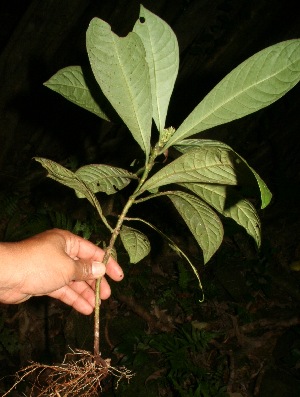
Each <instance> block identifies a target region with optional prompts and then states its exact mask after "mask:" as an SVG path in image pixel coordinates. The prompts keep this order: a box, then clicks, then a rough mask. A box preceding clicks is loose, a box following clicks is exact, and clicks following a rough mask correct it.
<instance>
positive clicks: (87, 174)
mask: <svg viewBox="0 0 300 397" xmlns="http://www.w3.org/2000/svg"><path fill="white" fill-rule="evenodd" d="M75 175H76V176H77V177H78V178H79V179H80V180H81V181H83V182H84V183H85V184H86V186H88V188H89V189H90V190H91V191H92V192H93V193H98V192H104V193H106V194H114V193H116V192H117V191H118V190H121V189H123V188H124V187H125V186H127V185H128V184H129V183H130V181H131V179H137V176H136V175H134V174H132V173H131V172H129V171H127V170H124V169H122V168H118V167H112V166H109V165H103V164H90V165H85V166H83V167H81V168H79V169H78V170H77V171H76V172H75ZM77 195H78V197H81V194H80V192H78V193H77Z"/></svg>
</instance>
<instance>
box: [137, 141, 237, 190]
mask: <svg viewBox="0 0 300 397" xmlns="http://www.w3.org/2000/svg"><path fill="white" fill-rule="evenodd" d="M237 160H238V158H237V156H235V155H234V153H233V152H230V151H229V150H223V149H219V148H218V147H215V148H213V147H208V148H206V147H198V148H196V149H194V150H191V151H189V152H187V153H185V154H183V155H182V156H181V157H179V158H178V159H176V160H174V161H173V162H172V163H170V164H168V165H166V166H165V167H164V168H162V169H161V170H160V171H158V172H157V173H156V174H154V175H153V176H152V177H151V178H149V179H148V180H147V181H146V182H145V184H144V185H143V186H142V188H141V191H144V190H153V189H156V188H158V187H160V186H163V185H167V184H170V183H181V182H198V183H200V182H203V183H220V184H228V185H236V184H237V178H236V173H235V168H236V165H235V163H236V161H237Z"/></svg>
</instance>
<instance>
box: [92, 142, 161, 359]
mask: <svg viewBox="0 0 300 397" xmlns="http://www.w3.org/2000/svg"><path fill="white" fill-rule="evenodd" d="M157 156H158V150H157V146H155V148H154V149H153V150H152V152H151V155H150V157H149V160H148V162H147V163H146V166H145V169H144V172H143V175H142V177H141V179H140V181H139V183H138V186H137V187H136V189H135V191H134V192H133V194H132V195H131V196H130V197H129V199H128V201H127V203H126V204H125V206H124V208H123V211H122V213H121V215H120V216H119V218H118V221H117V224H116V226H115V228H114V229H111V228H110V226H109V225H107V226H108V227H109V229H110V230H111V232H112V234H111V238H110V241H109V245H108V247H107V249H106V251H105V255H104V258H103V263H104V265H105V266H106V265H107V263H108V260H109V257H110V255H111V252H112V249H113V247H114V244H115V241H116V239H117V237H118V235H119V233H120V230H121V227H122V224H123V221H124V219H125V217H126V215H127V213H128V211H129V209H130V207H131V206H132V205H133V204H134V203H135V199H136V197H137V196H138V195H139V193H140V188H141V186H142V185H143V184H144V182H145V181H146V179H147V177H148V175H149V172H150V171H151V169H152V167H153V165H154V163H155V158H156V157H157ZM92 199H93V204H94V206H95V207H96V209H97V212H98V214H99V216H100V218H101V219H103V214H102V210H101V207H100V204H99V202H98V200H97V198H96V196H95V195H93V197H92ZM105 223H107V222H105ZM101 281H102V277H100V278H99V279H98V280H97V281H96V287H95V312H94V357H95V360H98V361H99V360H100V361H102V360H101V359H100V355H101V354H100V321H101V316H100V308H101V297H100V295H101Z"/></svg>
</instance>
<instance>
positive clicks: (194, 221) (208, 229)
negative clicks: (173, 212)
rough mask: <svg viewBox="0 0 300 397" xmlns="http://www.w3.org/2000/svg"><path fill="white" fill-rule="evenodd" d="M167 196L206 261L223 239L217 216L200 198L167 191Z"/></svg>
mask: <svg viewBox="0 0 300 397" xmlns="http://www.w3.org/2000/svg"><path fill="white" fill-rule="evenodd" d="M168 197H169V198H170V200H171V201H172V203H173V204H174V206H175V208H176V209H177V211H178V212H179V214H180V215H181V217H182V218H183V220H184V221H185V223H186V224H187V226H188V228H189V229H190V231H191V233H192V234H193V236H194V237H195V239H196V241H197V242H198V244H199V246H200V247H201V249H202V251H203V258H204V263H207V262H208V261H209V260H210V258H211V257H212V256H213V255H214V253H215V252H216V251H217V249H218V248H219V247H220V245H221V243H222V240H223V234H224V232H223V225H222V223H221V221H220V219H219V217H218V216H217V215H216V213H215V212H214V211H213V210H212V209H211V208H210V207H209V206H208V205H207V204H205V203H204V202H203V201H202V200H200V199H198V198H197V197H195V196H192V195H190V194H188V193H185V192H181V191H174V192H168Z"/></svg>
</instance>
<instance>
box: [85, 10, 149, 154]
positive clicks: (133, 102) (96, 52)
mask: <svg viewBox="0 0 300 397" xmlns="http://www.w3.org/2000/svg"><path fill="white" fill-rule="evenodd" d="M86 45H87V52H88V56H89V59H90V64H91V67H92V71H93V73H94V76H95V78H96V80H97V82H98V84H99V85H100V88H101V90H102V92H103V93H104V95H105V96H106V98H107V99H108V100H109V102H110V103H111V105H112V106H113V107H114V109H115V110H116V112H117V113H118V114H119V116H120V117H121V119H122V120H123V121H124V123H125V124H126V125H127V127H128V128H129V130H130V131H131V133H132V135H133V137H134V139H135V140H136V141H137V142H138V144H139V145H140V146H141V148H142V149H143V151H144V152H145V153H146V156H148V155H149V151H150V135H151V124H152V105H151V102H152V99H151V87H150V77H149V69H148V64H147V62H146V53H145V49H144V46H143V43H142V41H141V39H140V38H139V36H138V35H137V34H136V33H134V32H130V33H129V34H128V35H127V36H126V37H119V36H117V35H116V34H114V33H113V32H112V31H111V27H110V25H108V24H107V23H106V22H104V21H102V20H101V19H98V18H93V19H92V21H91V23H90V25H89V27H88V30H87V34H86Z"/></svg>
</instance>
